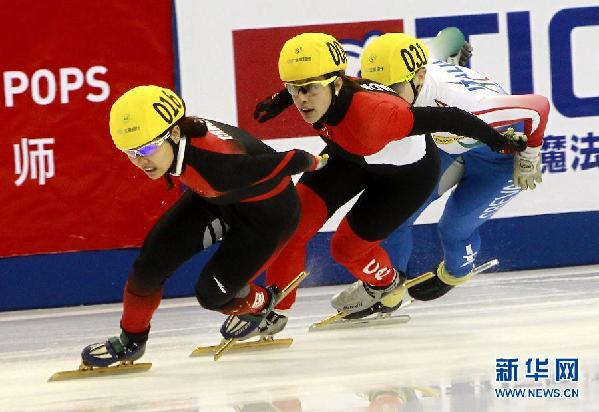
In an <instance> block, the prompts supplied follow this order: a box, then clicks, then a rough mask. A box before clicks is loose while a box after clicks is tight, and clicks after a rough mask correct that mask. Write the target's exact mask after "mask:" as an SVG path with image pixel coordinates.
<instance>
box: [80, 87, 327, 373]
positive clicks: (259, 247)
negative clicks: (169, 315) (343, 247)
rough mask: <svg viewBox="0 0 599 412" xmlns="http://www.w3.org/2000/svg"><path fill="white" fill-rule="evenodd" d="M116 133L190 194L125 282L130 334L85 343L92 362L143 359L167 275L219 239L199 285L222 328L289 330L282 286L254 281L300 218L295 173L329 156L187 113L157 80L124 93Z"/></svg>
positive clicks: (243, 334)
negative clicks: (278, 308)
mask: <svg viewBox="0 0 599 412" xmlns="http://www.w3.org/2000/svg"><path fill="white" fill-rule="evenodd" d="M110 133H111V135H112V139H113V141H114V144H115V145H116V147H117V148H118V149H120V150H121V151H123V152H124V153H125V154H126V155H127V156H128V157H129V160H130V161H131V163H133V164H134V165H135V166H137V167H138V168H140V169H141V170H142V171H143V172H144V173H145V174H146V175H147V176H148V177H149V178H150V179H153V180H156V179H159V178H161V177H165V178H166V179H167V180H168V181H169V183H171V178H172V177H175V178H177V179H179V180H180V182H181V183H183V184H184V185H186V186H187V187H188V190H186V191H185V192H184V193H183V194H182V196H181V197H180V198H179V199H178V201H177V202H176V203H175V204H174V205H173V206H172V207H171V208H170V209H169V210H168V211H166V213H164V215H163V216H162V217H161V218H160V219H159V220H158V222H157V223H156V224H155V225H154V227H153V228H152V229H151V230H150V232H149V233H148V235H147V236H146V238H145V240H144V242H143V246H142V248H141V251H140V254H139V257H138V258H137V259H136V261H135V263H134V264H133V269H132V271H131V273H130V275H129V278H128V280H127V283H126V285H125V290H124V297H123V314H122V318H121V324H120V326H121V329H122V333H121V334H120V336H118V337H112V338H109V339H108V340H107V341H105V342H101V343H96V344H93V345H89V346H87V347H85V348H84V349H83V351H82V359H83V363H84V364H86V365H88V366H99V367H104V366H109V365H111V364H113V363H115V362H117V361H134V360H137V359H139V358H140V357H141V356H142V355H143V353H144V351H145V346H146V341H147V339H148V334H149V331H150V320H151V319H152V315H153V314H154V312H155V311H156V309H157V308H158V305H159V303H160V300H161V298H162V289H163V285H164V283H165V281H166V280H167V278H168V277H169V276H170V275H171V274H172V273H173V272H174V271H175V270H176V269H177V268H179V267H180V266H181V265H182V264H183V263H184V262H185V261H187V260H188V259H190V258H191V257H192V256H194V255H195V254H197V253H199V252H201V251H203V250H205V249H206V248H208V247H209V246H211V245H212V244H214V243H215V242H217V241H218V240H220V239H222V241H221V242H220V247H219V249H218V250H217V251H216V253H215V254H214V255H213V256H212V257H211V259H210V260H209V261H208V263H207V264H206V266H205V267H204V269H203V270H202V272H201V273H200V277H199V279H198V281H197V284H196V296H197V299H198V301H199V303H200V304H201V305H202V306H203V307H204V308H206V309H210V310H215V311H218V312H221V313H223V314H226V315H229V316H228V318H227V320H226V321H225V323H224V324H223V327H222V328H221V333H222V335H223V337H225V338H227V339H230V338H235V339H246V338H248V337H251V336H256V335H262V334H266V335H272V334H274V333H276V332H278V331H280V330H282V329H283V327H284V326H285V323H286V318H285V317H284V316H281V315H278V314H276V313H274V312H272V308H273V306H274V303H275V302H276V300H277V293H278V291H277V289H276V288H274V287H271V288H263V287H261V286H258V285H255V284H253V283H252V280H253V279H254V278H255V277H256V276H257V275H259V274H260V273H261V272H262V271H264V270H265V268H266V267H267V266H268V265H269V263H270V262H271V260H272V259H273V258H274V257H275V256H276V255H277V254H278V252H279V251H280V250H281V249H282V247H283V246H284V245H285V243H286V242H287V241H288V239H289V238H290V237H291V235H292V234H293V232H294V231H295V229H296V226H297V223H298V221H299V213H300V208H299V200H298V196H297V193H296V191H295V187H294V186H293V183H292V182H291V178H290V175H293V174H296V173H301V172H304V171H311V170H315V169H318V168H321V167H322V166H324V164H325V163H326V158H321V157H317V156H313V155H311V154H309V153H307V152H304V151H302V150H291V151H288V152H283V153H279V152H276V151H274V150H273V149H271V148H270V147H269V146H267V145H266V144H264V143H262V142H261V141H259V140H258V139H256V138H254V137H253V136H251V135H249V134H248V133H246V132H245V131H243V130H241V129H239V128H236V127H233V126H229V125H226V124H222V123H219V122H215V121H209V120H205V119H200V118H196V117H188V116H186V115H185V104H184V102H183V100H181V98H180V97H179V96H177V95H176V94H175V93H174V92H173V91H171V90H168V89H165V88H161V87H157V86H140V87H136V88H133V89H131V90H129V91H128V92H127V93H125V94H124V95H122V96H121V97H120V98H119V99H117V101H116V102H115V103H114V104H113V106H112V109H111V112H110ZM171 185H172V183H171Z"/></svg>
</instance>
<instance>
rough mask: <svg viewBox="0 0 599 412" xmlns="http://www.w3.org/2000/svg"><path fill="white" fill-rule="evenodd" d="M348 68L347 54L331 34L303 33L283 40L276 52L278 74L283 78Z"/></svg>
mask: <svg viewBox="0 0 599 412" xmlns="http://www.w3.org/2000/svg"><path fill="white" fill-rule="evenodd" d="M346 68H347V54H346V53H345V50H344V49H343V46H341V44H340V43H339V42H338V41H337V39H335V38H334V37H333V36H331V35H329V34H325V33H303V34H300V35H298V36H295V37H293V38H291V39H289V40H287V41H286V42H285V44H284V45H283V48H282V49H281V54H280V55H279V76H280V77H281V80H282V81H284V82H295V81H298V80H305V79H311V78H313V77H318V76H322V75H324V74H328V73H333V72H338V71H343V70H345V69H346Z"/></svg>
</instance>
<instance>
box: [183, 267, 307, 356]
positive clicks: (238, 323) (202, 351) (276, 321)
mask: <svg viewBox="0 0 599 412" xmlns="http://www.w3.org/2000/svg"><path fill="white" fill-rule="evenodd" d="M306 276H308V272H301V273H300V274H299V275H298V276H297V277H296V278H295V279H294V280H293V281H292V282H291V283H290V284H289V285H287V286H286V287H285V289H283V290H282V291H280V292H279V291H278V290H277V289H276V288H274V287H268V288H267V289H268V291H269V293H270V295H271V298H270V302H269V304H268V306H267V307H266V308H265V309H264V310H263V311H262V312H260V313H257V314H247V315H231V316H228V317H227V319H226V320H225V322H224V323H223V325H222V327H221V330H220V332H221V335H222V336H223V340H222V342H221V343H220V344H219V345H211V346H198V347H197V348H196V349H194V350H193V352H191V354H190V355H189V356H192V357H194V356H205V355H213V356H214V360H218V359H220V357H221V356H222V354H223V353H224V352H225V351H228V350H233V351H243V350H258V349H273V348H282V347H288V346H290V345H291V344H292V343H293V339H291V338H286V339H275V338H274V335H275V334H277V333H279V332H281V331H282V330H283V329H284V328H285V325H287V316H285V315H281V314H279V313H277V312H275V311H274V310H273V308H274V307H275V306H276V305H277V303H278V302H279V301H281V300H282V299H284V298H285V296H287V294H289V292H291V291H292V290H293V289H295V288H296V287H297V286H298V285H299V284H300V282H301V281H302V280H304V278H305V277H306ZM251 338H258V339H257V340H249V339H251Z"/></svg>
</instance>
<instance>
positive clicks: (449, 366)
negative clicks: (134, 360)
mask: <svg viewBox="0 0 599 412" xmlns="http://www.w3.org/2000/svg"><path fill="white" fill-rule="evenodd" d="M598 285H599V266H587V267H578V268H565V269H550V270H539V271H530V272H510V273H490V274H484V275H479V276H477V277H476V278H475V279H473V280H472V281H470V282H468V283H467V284H465V285H463V286H461V287H459V288H456V289H455V290H453V291H452V292H451V293H450V294H448V295H447V296H445V297H443V298H442V299H439V300H437V301H435V302H428V303H417V304H413V305H411V306H408V307H407V308H405V309H404V310H403V313H406V314H409V315H411V317H412V318H411V321H410V322H409V323H407V324H403V325H392V326H377V327H362V328H355V329H346V330H334V331H333V330H330V331H322V332H308V327H309V325H310V324H312V323H313V322H315V321H318V320H320V319H321V318H323V317H325V316H327V315H329V314H330V313H331V308H330V305H329V299H330V298H331V296H332V294H333V293H334V292H336V291H338V290H339V289H340V287H319V288H306V289H301V290H300V293H299V298H298V302H297V304H296V305H295V307H294V310H293V312H291V314H290V321H289V324H288V326H287V328H286V330H285V331H284V332H283V333H281V337H293V338H294V340H295V341H294V344H293V345H292V346H291V347H290V348H287V349H278V350H272V351H268V352H264V351H263V352H253V353H236V354H234V353H228V354H225V355H224V357H223V358H222V359H221V360H220V361H218V362H214V361H213V360H212V358H210V357H207V358H189V357H188V355H189V353H190V352H191V351H192V350H193V349H194V348H195V347H196V346H197V345H202V344H214V343H218V341H219V340H220V338H219V336H220V335H219V332H218V330H219V327H220V324H221V322H222V320H223V316H221V315H219V314H216V313H212V312H208V311H206V310H203V309H202V308H201V307H199V305H198V304H197V303H196V301H195V299H193V298H185V299H173V300H165V301H163V302H162V305H161V307H160V309H159V310H158V312H157V313H156V315H155V318H154V321H153V323H152V333H151V336H150V341H149V344H148V348H147V351H146V355H145V356H144V358H143V361H145V362H152V363H153V367H152V369H150V371H148V372H145V373H140V374H132V375H121V376H109V377H101V378H88V379H81V380H76V381H63V382H50V383H49V382H47V379H48V378H49V376H50V375H51V374H52V373H53V372H56V371H59V370H68V369H74V368H76V367H77V366H78V363H79V361H78V359H79V352H80V350H81V348H82V347H83V346H85V345H87V344H90V343H93V342H96V341H100V340H104V339H105V338H107V337H109V336H112V335H115V334H116V333H118V331H119V330H118V322H119V319H120V310H121V305H117V304H114V305H99V306H89V307H81V308H66V309H50V310H36V311H19V312H4V313H0V366H1V368H0V410H1V411H73V412H74V411H86V412H100V411H215V412H220V411H245V412H256V411H283V412H299V411H305V412H307V411H381V412H382V411H384V412H388V411H446V412H449V411H451V412H454V411H456V412H457V411H460V412H461V411H465V412H471V411H599V293H598V289H599V288H598ZM500 358H504V359H517V361H515V364H516V365H517V369H516V373H517V381H514V380H513V379H512V380H511V381H507V382H506V381H504V382H501V381H498V380H497V377H498V373H499V370H500V365H498V361H497V360H498V359H500ZM528 359H531V360H532V362H531V363H530V364H529V365H530V367H529V368H528V367H527V363H526V362H527V360H528ZM562 359H570V360H571V359H576V360H577V361H578V365H577V368H575V369H570V370H569V371H570V372H571V373H570V375H569V376H570V378H573V375H572V372H574V371H575V372H578V376H577V380H573V379H570V380H565V379H559V380H558V379H557V377H556V371H555V369H556V363H558V360H562ZM537 360H539V361H540V362H541V363H540V367H539V365H536V361H537ZM545 360H547V363H543V362H544V361H545ZM535 365H536V366H535ZM544 366H546V369H547V370H548V375H549V377H548V378H546V377H543V376H538V380H537V381H535V380H534V378H533V374H534V372H542V370H543V368H544ZM512 371H513V370H512ZM527 375H528V377H527ZM504 380H506V379H505V377H504ZM510 388H511V389H522V390H523V391H521V392H520V393H524V394H525V395H526V396H525V397H523V398H515V397H513V396H512V397H508V398H505V397H499V395H498V394H497V392H498V390H499V389H510ZM556 389H557V390H559V394H560V397H559V398H550V397H546V396H545V395H543V393H552V394H554V395H555V394H556V393H557V391H555V390H556ZM565 394H569V395H567V396H571V397H566V395H565ZM576 395H577V396H576Z"/></svg>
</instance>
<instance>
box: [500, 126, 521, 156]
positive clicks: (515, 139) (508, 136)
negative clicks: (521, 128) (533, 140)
mask: <svg viewBox="0 0 599 412" xmlns="http://www.w3.org/2000/svg"><path fill="white" fill-rule="evenodd" d="M501 135H502V136H503V137H504V138H505V141H504V142H503V143H502V144H501V145H500V146H499V147H498V148H497V150H495V151H496V152H499V153H504V154H513V153H518V152H521V151H522V150H524V149H526V146H527V144H528V136H526V135H525V134H524V133H520V132H516V131H514V129H512V128H511V127H510V128H508V129H507V130H506V131H505V132H503V133H501Z"/></svg>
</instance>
